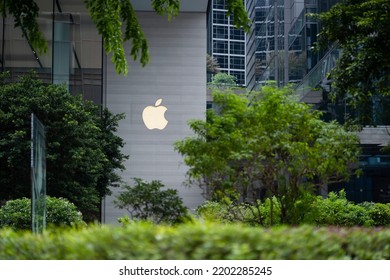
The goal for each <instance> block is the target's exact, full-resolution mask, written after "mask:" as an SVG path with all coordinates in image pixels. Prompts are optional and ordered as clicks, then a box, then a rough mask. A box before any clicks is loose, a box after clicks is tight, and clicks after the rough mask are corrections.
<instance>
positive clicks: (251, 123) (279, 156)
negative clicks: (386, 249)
mask: <svg viewBox="0 0 390 280" xmlns="http://www.w3.org/2000/svg"><path fill="white" fill-rule="evenodd" d="M213 99H214V102H215V105H216V106H215V108H216V109H210V110H208V111H207V120H206V121H204V120H193V121H191V122H190V123H189V125H190V128H191V129H192V131H193V132H194V134H195V135H194V136H193V137H189V138H186V139H184V140H181V141H178V142H176V143H175V149H176V150H177V151H178V152H179V153H180V154H182V155H183V156H184V160H185V163H186V164H187V165H188V166H189V171H188V178H189V180H190V181H192V182H195V183H198V184H199V186H200V187H201V188H203V190H204V193H205V196H206V198H209V199H215V200H224V199H228V200H229V201H241V202H249V203H251V202H255V201H256V200H257V199H258V198H264V194H268V195H274V196H275V197H277V198H278V199H279V200H280V203H281V205H282V215H283V214H286V213H283V211H286V209H287V208H288V206H289V205H290V206H291V205H292V204H293V202H294V201H295V200H297V199H298V198H299V197H300V195H301V194H304V193H305V192H306V191H309V190H311V189H312V188H313V187H319V186H321V185H322V184H325V183H331V182H336V181H340V180H345V179H347V178H348V177H349V176H350V175H351V173H352V170H351V165H352V164H353V163H356V162H357V159H358V155H359V148H358V143H359V141H358V138H357V136H356V134H355V133H352V132H348V131H346V130H344V128H343V127H341V126H340V125H338V124H337V123H335V122H331V123H326V122H324V121H322V120H321V119H320V113H319V112H317V111H313V110H312V108H311V107H310V106H309V105H307V104H304V103H299V102H297V101H296V100H295V99H294V97H293V95H292V91H291V90H290V89H289V88H283V89H277V88H276V87H272V86H265V87H263V88H262V89H261V91H259V92H252V93H249V94H241V95H238V94H235V93H234V92H233V91H232V90H223V91H220V90H218V89H216V90H215V92H214V93H213Z"/></svg>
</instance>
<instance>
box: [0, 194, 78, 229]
mask: <svg viewBox="0 0 390 280" xmlns="http://www.w3.org/2000/svg"><path fill="white" fill-rule="evenodd" d="M46 225H47V227H53V226H57V227H63V226H84V225H85V223H84V221H83V218H82V215H81V213H80V212H79V211H78V210H77V208H76V206H75V205H74V204H73V203H71V202H69V201H68V200H67V199H64V198H56V197H47V198H46ZM3 227H7V228H12V229H14V230H31V199H29V198H19V199H15V200H10V201H8V202H7V203H6V204H5V205H4V206H3V207H1V208H0V228H3Z"/></svg>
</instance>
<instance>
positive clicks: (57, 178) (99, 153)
mask: <svg viewBox="0 0 390 280" xmlns="http://www.w3.org/2000/svg"><path fill="white" fill-rule="evenodd" d="M31 112H34V113H35V114H36V115H37V117H38V118H39V119H40V120H41V121H42V123H43V124H44V125H45V129H46V155H47V160H46V162H47V170H46V172H47V174H46V175H47V194H48V195H51V196H54V197H64V198H67V199H69V200H70V201H71V202H73V203H74V204H75V205H76V206H77V207H78V208H79V210H80V211H82V213H83V215H84V217H85V218H86V219H88V220H89V219H93V218H96V216H95V215H97V213H98V207H99V203H100V199H101V198H102V197H103V196H105V195H106V194H109V187H110V186H111V185H115V184H117V183H118V181H119V180H120V178H119V177H118V175H116V173H115V170H116V169H123V168H124V166H123V161H124V159H126V158H127V157H126V156H125V155H123V154H122V153H121V151H120V149H121V148H122V147H123V145H124V142H123V140H122V139H121V138H119V137H118V136H116V135H115V134H114V133H115V131H116V129H117V127H118V122H119V120H121V119H122V118H123V116H122V115H113V114H112V113H111V112H109V111H108V110H107V109H105V110H103V112H100V109H99V107H97V106H96V105H94V104H92V102H88V101H86V100H83V99H82V97H81V96H72V95H71V94H70V93H69V92H68V91H67V90H66V88H65V87H63V86H59V85H45V84H43V82H42V81H39V80H36V79H35V78H33V77H32V76H26V77H22V78H21V79H20V81H18V82H16V83H13V84H4V83H2V84H0V123H1V127H0V188H1V191H0V201H7V200H10V199H15V198H20V197H30V192H31V184H30V160H29V158H30V130H31V124H30V115H31Z"/></svg>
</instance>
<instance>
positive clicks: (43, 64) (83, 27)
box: [0, 0, 103, 105]
mask: <svg viewBox="0 0 390 280" xmlns="http://www.w3.org/2000/svg"><path fill="white" fill-rule="evenodd" d="M0 1H1V0H0ZM35 2H36V3H37V4H38V6H39V18H38V23H39V26H40V28H41V31H42V32H43V35H44V38H45V39H46V40H47V42H48V51H47V52H46V53H38V52H37V51H36V50H34V49H33V48H32V46H31V45H30V44H29V42H28V41H27V40H26V38H25V36H23V30H22V29H21V28H15V27H14V23H13V18H12V17H11V16H10V15H7V16H6V17H3V18H2V20H1V32H2V33H1V37H0V39H1V67H2V71H9V72H10V81H13V80H15V79H16V78H17V77H18V76H20V75H23V74H26V73H28V72H30V71H31V70H33V71H35V72H36V73H37V75H38V77H39V78H40V79H42V80H43V81H44V82H45V83H54V84H64V85H65V86H66V87H67V88H68V89H69V91H70V92H71V93H72V94H82V95H83V97H84V98H86V99H89V100H92V101H93V102H94V103H96V104H99V105H100V104H102V103H103V94H102V93H103V90H102V74H103V73H102V67H103V56H102V39H101V36H100V35H99V34H98V32H97V31H96V28H95V26H94V25H93V23H92V22H91V20H90V17H89V14H88V11H87V10H86V9H85V6H84V3H83V1H74V0H52V1H47V0H35Z"/></svg>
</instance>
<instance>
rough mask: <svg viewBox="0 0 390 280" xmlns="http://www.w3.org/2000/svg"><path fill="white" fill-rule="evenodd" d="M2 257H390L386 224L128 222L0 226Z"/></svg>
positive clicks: (205, 258) (0, 253)
mask: <svg viewBox="0 0 390 280" xmlns="http://www.w3.org/2000/svg"><path fill="white" fill-rule="evenodd" d="M0 259H74V260H80V259H97V260H110V259H142V260H155V259H202V260H212V259H218V260H224V259H247V260H250V259H267V260H271V259H282V260H293V259H302V260H308V259H309V260H310V259H312V260H320V259H390V228H358V227H354V228H338V227H322V228H315V227H313V226H299V227H286V226H282V227H273V228H259V227H248V226H243V225H239V224H235V225H234V224H232V225H221V224H208V223H193V224H190V223H188V224H183V225H180V226H176V227H169V226H162V225H159V226H157V225H152V224H146V223H131V224H130V225H127V226H124V227H108V226H99V225H91V226H89V227H86V228H80V229H58V230H48V231H46V232H45V233H44V234H42V235H35V234H31V233H29V232H15V231H12V230H10V229H3V230H0Z"/></svg>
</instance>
